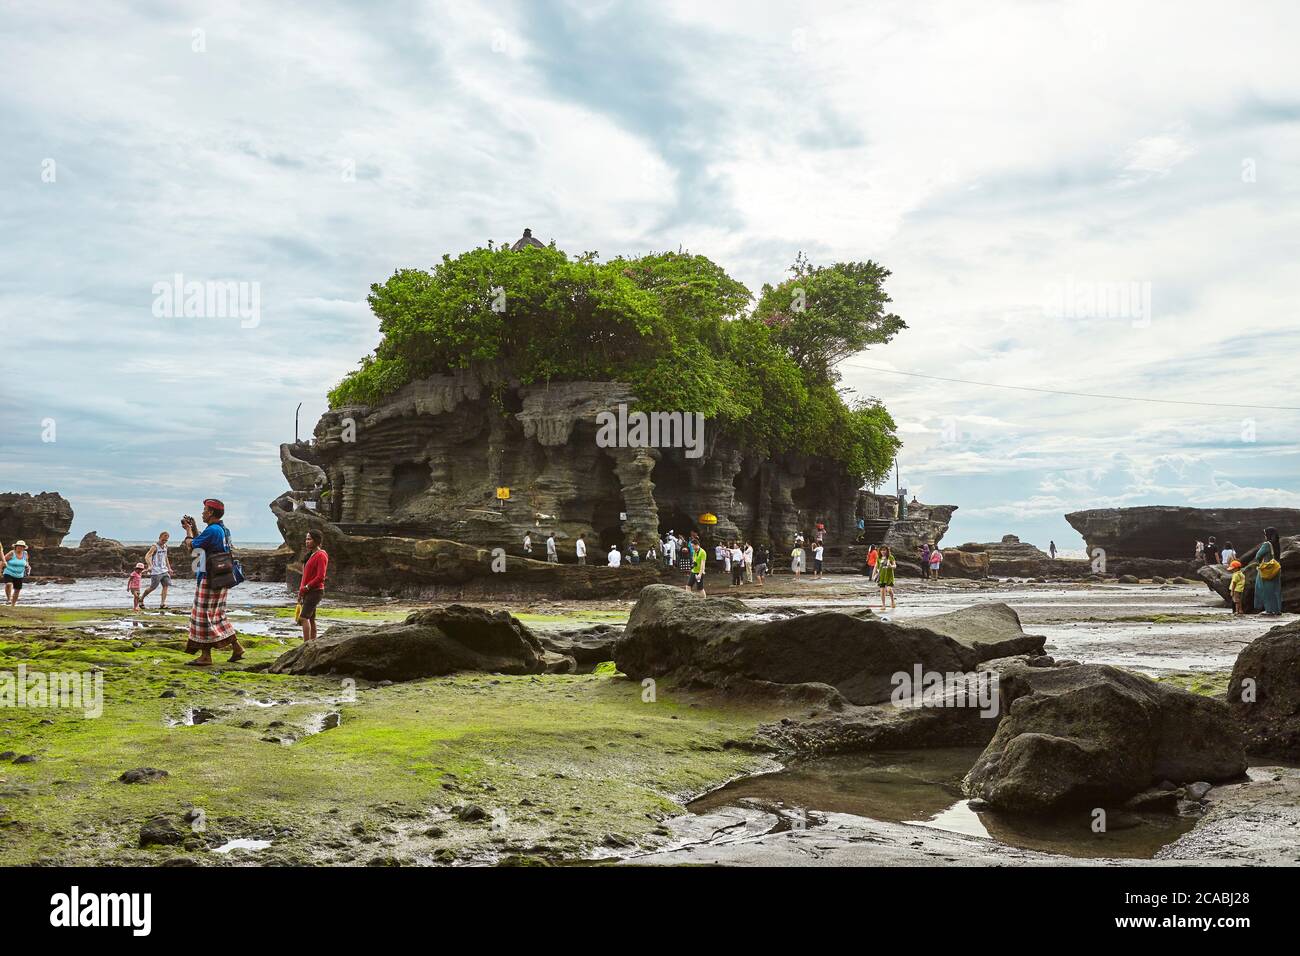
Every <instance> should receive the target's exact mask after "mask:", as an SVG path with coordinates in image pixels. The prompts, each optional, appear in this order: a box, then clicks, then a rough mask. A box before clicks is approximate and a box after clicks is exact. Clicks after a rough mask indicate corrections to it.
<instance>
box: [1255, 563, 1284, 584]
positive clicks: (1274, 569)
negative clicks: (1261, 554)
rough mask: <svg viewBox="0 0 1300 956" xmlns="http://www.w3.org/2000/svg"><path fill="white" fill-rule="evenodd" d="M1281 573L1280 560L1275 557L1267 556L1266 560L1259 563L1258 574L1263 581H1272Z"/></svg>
mask: <svg viewBox="0 0 1300 956" xmlns="http://www.w3.org/2000/svg"><path fill="white" fill-rule="evenodd" d="M1281 573H1282V562H1281V561H1278V560H1277V559H1275V558H1269V559H1268V560H1267V561H1261V562H1260V563H1259V576H1260V577H1261V578H1263V579H1264V580H1265V581H1272V580H1273V579H1274V578H1275V577H1277V576H1278V575H1279V574H1281Z"/></svg>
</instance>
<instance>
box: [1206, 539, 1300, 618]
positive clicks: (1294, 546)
mask: <svg viewBox="0 0 1300 956" xmlns="http://www.w3.org/2000/svg"><path fill="white" fill-rule="evenodd" d="M1261 543H1262V542H1261ZM1280 543H1281V545H1282V610H1284V611H1291V612H1297V611H1300V535H1296V536H1292V537H1289V538H1281V539H1280ZM1258 550H1259V548H1258V547H1254V548H1250V549H1247V550H1243V551H1242V552H1241V553H1242V554H1243V555H1245V556H1247V557H1250V558H1251V559H1252V560H1251V561H1250V562H1249V563H1248V564H1246V565H1245V566H1244V567H1243V568H1242V570H1243V571H1244V572H1245V574H1246V590H1245V591H1244V592H1243V594H1244V596H1243V598H1242V602H1241V606H1242V607H1243V608H1244V609H1245V610H1246V611H1247V612H1248V613H1251V614H1253V613H1254V612H1255V573H1256V571H1258V570H1259V564H1258V563H1257V562H1256V561H1254V560H1253V559H1254V555H1255V553H1256V552H1257V551H1258ZM1196 573H1197V575H1198V576H1199V577H1200V579H1201V580H1202V581H1204V582H1205V583H1206V585H1208V586H1209V588H1210V590H1212V591H1214V592H1215V593H1216V594H1218V595H1219V597H1221V598H1223V600H1224V602H1225V603H1227V604H1229V605H1231V604H1232V572H1231V571H1229V570H1228V569H1227V568H1225V567H1223V566H1222V565H1210V566H1208V567H1204V568H1200V569H1199V570H1198V571H1197V572H1196Z"/></svg>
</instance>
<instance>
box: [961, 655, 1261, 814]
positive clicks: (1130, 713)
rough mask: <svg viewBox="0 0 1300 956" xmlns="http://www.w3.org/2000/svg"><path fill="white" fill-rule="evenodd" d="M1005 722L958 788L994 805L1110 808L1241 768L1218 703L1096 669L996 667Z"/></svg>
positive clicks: (1237, 744) (1235, 740)
mask: <svg viewBox="0 0 1300 956" xmlns="http://www.w3.org/2000/svg"><path fill="white" fill-rule="evenodd" d="M999 689H1000V692H1001V695H1002V698H1001V700H1002V711H1003V717H1002V719H1001V721H1000V722H999V723H998V728H997V732H996V733H995V734H994V736H993V740H992V741H991V742H990V743H989V745H988V747H987V748H985V750H984V753H983V754H981V755H980V757H979V759H978V760H977V761H976V763H975V766H974V767H973V768H971V771H970V773H969V774H967V776H966V779H965V781H964V783H963V788H964V789H965V791H966V793H967V794H968V795H970V796H972V797H979V798H980V799H983V800H986V801H988V803H989V804H990V805H992V806H994V807H998V808H1000V809H1005V810H1011V811H1018V812H1026V813H1047V812H1051V811H1056V810H1063V809H1068V808H1075V807H1104V806H1114V805H1116V804H1118V803H1121V802H1123V801H1124V800H1126V799H1128V798H1129V797H1131V796H1133V795H1134V794H1136V793H1138V792H1140V791H1142V790H1145V789H1147V788H1148V787H1149V786H1151V785H1152V784H1154V783H1158V782H1160V781H1163V780H1170V781H1173V782H1174V783H1191V782H1194V781H1201V780H1205V781H1221V780H1230V779H1233V778H1236V777H1239V776H1240V775H1241V774H1242V773H1244V772H1245V768H1246V758H1245V749H1244V745H1243V744H1244V742H1243V739H1242V736H1241V734H1240V732H1239V731H1238V730H1237V728H1236V726H1235V724H1234V723H1233V721H1232V719H1231V716H1230V714H1229V713H1228V709H1227V705H1225V704H1224V703H1223V702H1222V701H1217V700H1211V699H1209V698H1206V697H1201V696H1198V695H1196V694H1192V693H1190V692H1188V691H1185V690H1182V689H1181V688H1177V687H1172V686H1169V685H1165V684H1158V683H1156V682H1155V681H1153V680H1151V679H1150V678H1147V677H1143V676H1141V675H1138V674H1133V673H1130V672H1128V671H1124V670H1120V669H1119V668H1116V667H1110V666H1108V665H1101V664H1080V665H1076V666H1073V667H1030V666H1027V665H1024V664H1011V665H1008V666H1007V667H1005V668H1002V670H1001V671H1000V681H999Z"/></svg>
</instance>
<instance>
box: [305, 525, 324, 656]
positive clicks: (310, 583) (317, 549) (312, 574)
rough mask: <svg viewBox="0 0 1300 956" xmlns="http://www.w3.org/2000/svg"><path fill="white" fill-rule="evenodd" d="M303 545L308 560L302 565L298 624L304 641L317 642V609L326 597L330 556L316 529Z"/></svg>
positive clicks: (310, 532)
mask: <svg viewBox="0 0 1300 956" xmlns="http://www.w3.org/2000/svg"><path fill="white" fill-rule="evenodd" d="M303 543H304V544H305V545H306V546H307V560H305V561H304V562H303V563H302V583H301V584H299V585H298V623H299V624H301V625H302V639H303V640H304V641H314V640H316V608H318V607H320V599H321V598H323V597H324V596H325V573H326V572H327V571H328V570H329V566H330V556H329V555H328V554H327V553H326V551H325V549H324V548H322V547H321V545H322V544H324V536H323V535H322V534H321V533H320V532H319V531H317V530H315V529H314V528H313V529H312V530H311V531H308V532H307V537H306V538H305V539H304V541H303Z"/></svg>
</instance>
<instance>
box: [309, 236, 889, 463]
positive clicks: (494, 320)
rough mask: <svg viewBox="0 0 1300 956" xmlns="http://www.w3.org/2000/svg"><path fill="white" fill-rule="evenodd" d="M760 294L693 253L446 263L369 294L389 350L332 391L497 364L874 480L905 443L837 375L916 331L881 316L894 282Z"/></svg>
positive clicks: (876, 276) (488, 257) (341, 395)
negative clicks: (612, 385) (859, 357)
mask: <svg viewBox="0 0 1300 956" xmlns="http://www.w3.org/2000/svg"><path fill="white" fill-rule="evenodd" d="M791 272H792V275H791V278H789V279H788V280H786V281H785V282H782V283H781V284H779V285H777V286H775V287H773V286H770V285H765V286H764V287H763V292H762V295H761V296H760V298H759V301H758V304H757V306H756V307H755V308H754V309H753V311H752V312H751V311H750V309H749V307H750V304H751V302H752V298H753V297H752V296H751V294H750V292H749V290H748V289H747V288H745V286H744V285H742V284H741V283H739V282H737V281H736V280H735V279H732V278H731V277H730V276H728V275H727V274H726V272H724V271H723V270H722V269H721V268H720V267H719V266H718V265H717V264H716V263H714V262H712V261H710V260H709V259H707V258H706V257H704V256H698V255H690V254H688V253H672V252H668V253H658V254H654V255H648V256H642V257H640V258H636V259H627V258H616V259H612V260H610V261H608V262H598V261H597V259H596V256H595V254H594V253H587V254H584V255H581V256H578V257H576V258H569V257H568V256H567V255H565V254H564V253H563V252H561V251H559V250H558V249H556V248H555V247H554V246H550V247H545V248H538V247H531V248H526V249H521V250H519V251H517V252H515V251H511V250H510V249H509V248H506V247H496V248H494V247H492V246H491V245H489V246H488V247H486V248H478V249H473V250H471V251H469V252H466V253H463V254H461V255H459V256H456V257H455V258H452V257H451V256H443V258H442V261H441V262H439V263H438V264H437V265H436V266H435V267H434V268H433V270H432V271H431V272H426V271H424V270H421V269H402V270H399V271H398V272H396V273H395V274H394V275H393V276H392V278H390V279H389V280H388V281H387V282H385V283H384V284H383V285H378V284H376V285H373V286H371V291H370V296H369V301H370V306H371V308H372V309H373V310H374V313H375V315H376V316H377V317H378V318H379V328H380V331H381V332H382V333H383V336H384V337H383V341H381V342H380V344H379V346H378V347H377V348H376V350H375V354H374V355H371V356H367V357H366V358H365V359H363V360H362V362H361V367H360V368H359V369H357V370H356V371H354V372H352V373H350V374H349V375H348V376H347V377H346V378H344V380H343V381H342V382H340V383H339V385H338V386H336V387H335V388H334V389H333V391H331V392H330V396H329V397H330V404H331V405H332V406H334V407H338V406H341V405H347V404H357V403H361V404H373V403H375V402H377V401H379V400H380V399H382V398H383V397H384V396H386V395H388V394H390V393H391V392H393V391H395V390H396V389H398V388H400V387H401V386H402V385H404V384H406V383H407V382H409V381H412V380H414V379H417V378H422V377H424V376H426V375H430V374H433V373H436V372H446V371H449V370H451V369H456V368H467V367H470V366H472V365H475V364H478V363H488V362H496V363H502V364H504V366H505V367H507V368H508V369H509V371H510V373H511V374H512V375H514V376H515V377H517V378H518V379H519V380H520V381H522V382H524V383H526V384H527V383H535V382H544V381H550V380H560V381H564V380H569V381H576V380H594V381H600V380H616V381H623V382H628V383H629V384H630V385H632V387H633V388H634V389H635V391H636V393H637V395H638V397H639V398H640V399H641V407H642V408H644V409H648V410H665V411H667V410H682V411H690V412H703V413H704V415H705V417H706V418H709V419H711V420H714V421H716V422H717V423H718V424H720V425H721V426H722V427H723V428H725V429H726V430H727V431H729V432H732V433H734V434H736V435H737V436H738V437H739V438H740V439H741V440H742V441H744V442H745V444H746V446H747V447H750V448H753V449H754V450H756V451H759V452H762V453H766V454H772V453H779V452H784V451H798V452H801V453H804V454H809V455H822V456H825V457H828V458H832V459H835V460H837V461H840V462H842V463H843V464H844V465H845V466H846V467H847V468H848V470H849V471H850V472H851V473H854V474H860V475H862V476H863V477H864V478H866V479H868V480H879V479H880V478H882V477H883V476H884V475H885V474H886V473H887V472H888V470H889V467H890V463H891V462H892V460H893V457H894V453H895V452H896V450H897V448H898V444H899V443H898V440H897V438H896V437H895V435H894V422H893V419H892V418H890V416H889V413H888V412H887V411H886V410H885V409H884V408H883V407H882V406H881V405H879V404H878V403H875V402H856V403H853V404H852V405H849V404H846V403H845V401H844V399H843V398H842V397H841V395H840V394H839V392H838V391H837V389H836V385H835V383H836V381H837V379H838V376H837V375H836V373H835V371H834V365H835V363H836V362H838V361H839V360H840V359H842V358H844V357H845V356H847V355H850V354H852V353H854V352H857V351H860V350H861V349H864V348H866V347H867V346H868V345H870V344H875V343H882V342H888V341H889V340H890V339H891V338H892V337H893V336H894V334H895V333H897V332H898V331H899V330H901V329H903V328H906V324H905V323H904V322H903V320H902V319H900V318H899V317H898V316H896V315H889V314H886V313H885V311H884V309H885V306H886V305H887V304H888V302H889V296H888V295H886V294H885V292H884V289H883V287H882V286H883V282H884V280H885V279H886V278H887V277H888V276H889V272H888V270H886V269H883V268H881V267H880V266H878V265H876V264H875V263H873V262H851V263H837V264H836V265H832V266H826V267H813V266H811V265H810V264H809V263H808V262H807V260H806V259H804V258H803V257H802V256H801V257H800V258H799V260H798V261H797V262H796V263H795V265H794V267H793V268H792V270H791Z"/></svg>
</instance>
